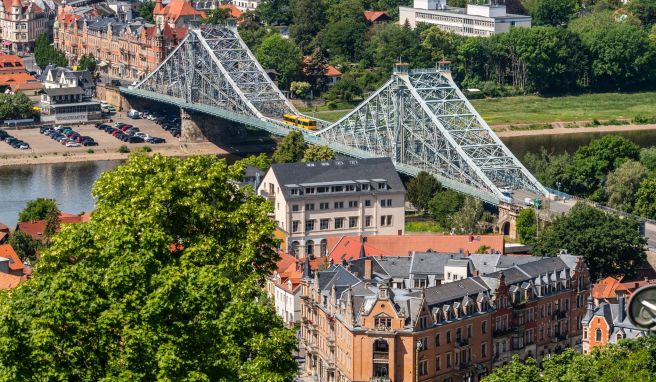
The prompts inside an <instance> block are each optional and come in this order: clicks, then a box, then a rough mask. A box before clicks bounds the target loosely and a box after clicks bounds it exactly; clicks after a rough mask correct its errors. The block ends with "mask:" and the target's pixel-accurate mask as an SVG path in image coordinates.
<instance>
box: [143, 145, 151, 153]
mask: <svg viewBox="0 0 656 382" xmlns="http://www.w3.org/2000/svg"><path fill="white" fill-rule="evenodd" d="M141 150H142V151H143V152H145V153H149V152H151V151H153V149H152V148H150V146H144V147H142V148H141Z"/></svg>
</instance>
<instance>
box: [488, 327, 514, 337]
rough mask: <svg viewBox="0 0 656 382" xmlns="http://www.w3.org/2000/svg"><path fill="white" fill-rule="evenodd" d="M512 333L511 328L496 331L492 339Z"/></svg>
mask: <svg viewBox="0 0 656 382" xmlns="http://www.w3.org/2000/svg"><path fill="white" fill-rule="evenodd" d="M512 332H513V329H512V328H505V329H497V330H495V331H494V332H492V334H493V335H494V337H503V336H509V335H511V334H512Z"/></svg>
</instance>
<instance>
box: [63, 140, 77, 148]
mask: <svg viewBox="0 0 656 382" xmlns="http://www.w3.org/2000/svg"><path fill="white" fill-rule="evenodd" d="M66 147H80V144H79V143H77V142H72V141H71V142H67V143H66Z"/></svg>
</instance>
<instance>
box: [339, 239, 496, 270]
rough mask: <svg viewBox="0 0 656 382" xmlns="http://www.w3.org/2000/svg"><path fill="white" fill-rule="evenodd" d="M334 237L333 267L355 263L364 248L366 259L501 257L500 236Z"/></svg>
mask: <svg viewBox="0 0 656 382" xmlns="http://www.w3.org/2000/svg"><path fill="white" fill-rule="evenodd" d="M362 241H363V238H361V237H360V236H334V237H329V238H328V239H327V246H328V256H329V257H330V261H331V262H332V263H333V264H341V263H342V262H344V261H349V260H353V259H356V258H358V257H359V256H360V252H361V248H364V250H365V253H366V255H367V256H408V255H410V254H412V253H413V252H448V253H460V254H470V253H486V252H488V253H493V254H494V253H496V254H503V253H504V237H503V235H434V234H426V235H424V234H413V235H402V236H398V235H376V236H369V237H367V238H366V239H364V243H362V245H361V242H362Z"/></svg>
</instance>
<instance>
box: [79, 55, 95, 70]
mask: <svg viewBox="0 0 656 382" xmlns="http://www.w3.org/2000/svg"><path fill="white" fill-rule="evenodd" d="M77 66H78V70H88V71H89V72H91V74H93V73H95V72H96V58H95V57H94V56H93V54H91V53H89V54H83V55H82V56H81V57H80V59H79V60H78V64H77Z"/></svg>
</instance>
